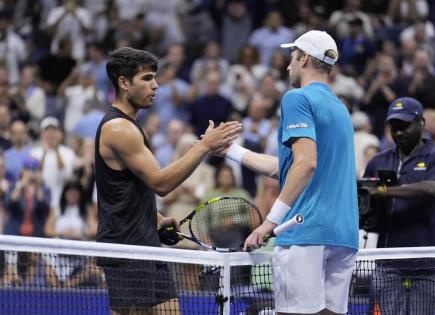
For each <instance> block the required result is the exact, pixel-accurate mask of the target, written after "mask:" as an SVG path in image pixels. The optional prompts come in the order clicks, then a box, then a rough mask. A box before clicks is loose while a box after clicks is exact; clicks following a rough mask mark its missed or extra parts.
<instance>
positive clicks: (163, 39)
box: [145, 0, 185, 79]
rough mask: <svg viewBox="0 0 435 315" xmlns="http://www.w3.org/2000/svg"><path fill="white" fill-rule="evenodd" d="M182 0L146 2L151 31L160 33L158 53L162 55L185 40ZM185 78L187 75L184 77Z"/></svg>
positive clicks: (153, 0)
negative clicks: (181, 23)
mask: <svg viewBox="0 0 435 315" xmlns="http://www.w3.org/2000/svg"><path fill="white" fill-rule="evenodd" d="M179 5H180V1H177V0H167V1H164V2H162V1H160V0H148V1H147V4H146V12H147V15H146V17H145V21H146V23H147V24H148V25H149V29H150V32H151V33H157V34H159V40H158V43H157V45H156V47H155V48H156V51H155V53H157V54H158V55H162V54H163V53H165V52H166V51H167V50H168V49H170V47H171V45H174V44H180V43H184V42H185V35H184V32H183V29H182V28H181V25H180V16H179V14H178V13H179ZM183 79H185V77H183Z"/></svg>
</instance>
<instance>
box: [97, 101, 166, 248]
mask: <svg viewBox="0 0 435 315" xmlns="http://www.w3.org/2000/svg"><path fill="white" fill-rule="evenodd" d="M115 118H122V119H127V120H129V121H131V122H132V123H133V124H134V125H135V126H136V127H137V128H138V129H139V131H140V132H141V134H142V135H143V138H144V144H145V145H146V146H147V147H148V148H150V144H149V142H148V139H147V137H146V136H145V134H144V132H143V130H142V128H141V127H140V125H139V123H138V122H137V120H135V119H132V118H131V117H129V116H128V115H126V114H124V113H123V112H121V111H120V110H119V109H117V108H116V107H113V106H111V107H110V109H109V111H108V112H107V114H106V115H105V116H104V118H103V119H102V121H101V122H100V125H99V126H98V129H97V134H96V139H95V178H96V184H97V196H98V229H97V242H105V243H120V244H131V245H145V246H160V241H159V238H158V235H157V210H156V197H155V194H154V192H153V191H152V190H151V189H150V188H149V187H148V186H147V185H146V184H145V183H144V182H142V181H141V180H140V179H139V178H138V177H136V175H134V174H133V173H132V172H131V171H130V170H129V169H124V170H114V169H112V168H110V167H109V166H108V165H107V164H106V163H105V162H104V160H103V158H102V157H101V155H100V150H99V148H100V145H99V144H100V134H101V128H102V127H103V125H104V124H105V123H106V122H108V121H110V120H112V119H115Z"/></svg>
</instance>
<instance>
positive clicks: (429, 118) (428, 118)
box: [423, 108, 435, 140]
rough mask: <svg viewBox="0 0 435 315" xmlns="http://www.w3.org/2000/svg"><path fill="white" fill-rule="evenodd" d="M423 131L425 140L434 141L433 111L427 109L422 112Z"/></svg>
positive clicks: (434, 122)
mask: <svg viewBox="0 0 435 315" xmlns="http://www.w3.org/2000/svg"><path fill="white" fill-rule="evenodd" d="M423 118H424V120H425V124H424V131H425V135H426V136H427V138H429V139H432V140H435V109H433V108H427V109H425V110H424V112H423Z"/></svg>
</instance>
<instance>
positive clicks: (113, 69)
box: [106, 47, 157, 94]
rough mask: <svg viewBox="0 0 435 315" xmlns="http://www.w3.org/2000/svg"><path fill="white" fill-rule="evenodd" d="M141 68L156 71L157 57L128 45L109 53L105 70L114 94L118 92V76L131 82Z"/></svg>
mask: <svg viewBox="0 0 435 315" xmlns="http://www.w3.org/2000/svg"><path fill="white" fill-rule="evenodd" d="M142 70H150V71H153V72H156V71H157V58H156V57H155V56H154V55H153V54H151V53H149V52H147V51H144V50H138V49H134V48H130V47H122V48H118V49H116V50H114V51H112V52H111V53H110V54H109V58H108V62H107V64H106V71H107V75H108V76H109V78H110V81H111V82H112V84H113V86H114V88H115V91H116V94H118V93H119V85H118V78H119V77H125V78H126V79H127V80H129V81H130V82H131V81H132V80H133V77H134V76H135V75H136V74H137V73H138V72H139V71H142Z"/></svg>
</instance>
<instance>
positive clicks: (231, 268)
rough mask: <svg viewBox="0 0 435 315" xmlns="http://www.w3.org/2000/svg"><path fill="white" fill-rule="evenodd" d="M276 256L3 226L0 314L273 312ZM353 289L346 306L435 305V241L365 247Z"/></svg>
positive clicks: (421, 308) (364, 309)
mask: <svg viewBox="0 0 435 315" xmlns="http://www.w3.org/2000/svg"><path fill="white" fill-rule="evenodd" d="M270 263H271V253H270V252H255V253H217V252H210V251H199V250H197V251H195V250H180V249H170V248H151V247H142V246H131V245H120V244H102V243H95V242H82V241H70V240H59V239H41V238H26V237H19V236H5V235H3V236H1V237H0V275H1V282H0V314H41V315H42V314H44V315H45V314H110V309H113V310H115V311H117V312H118V313H120V314H122V313H128V312H130V311H137V312H138V313H141V312H142V311H143V312H142V313H141V314H148V313H146V312H145V311H144V310H147V311H149V310H150V309H152V310H153V313H151V312H150V313H149V314H189V315H190V314H201V315H202V314H204V315H205V314H234V315H236V314H237V315H241V314H246V315H254V314H255V315H269V314H275V312H274V301H273V285H272V277H271V268H270ZM416 293H417V294H416ZM349 294H350V296H349V298H350V299H349V314H361V315H362V314H367V315H368V314H433V313H434V310H435V249H434V248H429V247H424V248H403V249H375V250H361V251H360V253H359V257H358V261H357V264H356V267H355V271H354V275H353V279H352V284H351V289H350V293H349ZM392 296H394V297H395V298H391V297H392ZM402 310H404V311H403V312H402Z"/></svg>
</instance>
